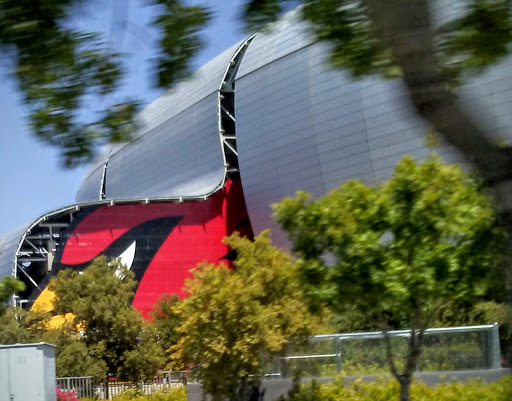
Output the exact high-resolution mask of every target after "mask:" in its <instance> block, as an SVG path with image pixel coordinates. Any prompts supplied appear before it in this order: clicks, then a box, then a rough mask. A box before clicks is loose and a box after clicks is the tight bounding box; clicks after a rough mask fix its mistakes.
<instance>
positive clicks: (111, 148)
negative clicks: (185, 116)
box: [77, 33, 256, 195]
mask: <svg viewBox="0 0 512 401" xmlns="http://www.w3.org/2000/svg"><path fill="white" fill-rule="evenodd" d="M255 35H256V33H253V34H251V35H248V36H247V37H246V38H245V39H242V40H241V41H238V42H237V43H235V44H234V45H232V46H230V47H229V48H227V49H226V50H224V51H223V52H221V53H219V54H218V55H217V56H215V57H214V58H212V59H210V60H209V61H207V62H206V63H205V64H203V65H202V66H201V67H200V68H198V69H197V70H196V71H194V72H193V73H192V74H191V75H190V77H189V78H188V79H185V80H183V81H181V82H178V83H177V84H176V86H174V87H172V88H169V89H168V90H166V91H165V93H163V94H162V95H160V96H159V97H158V98H156V99H155V100H154V101H153V102H151V103H150V104H148V105H147V106H146V107H145V108H144V109H142V110H141V111H139V112H138V114H137V116H136V118H138V117H141V116H142V115H143V114H144V112H146V111H147V110H148V109H149V108H151V107H152V106H153V105H154V104H155V103H156V102H158V101H161V100H162V99H163V98H165V97H167V96H172V95H173V91H175V90H176V87H177V86H179V85H186V84H188V83H191V82H193V81H194V79H195V78H194V75H196V74H197V73H199V72H201V71H204V70H205V69H207V68H208V65H209V64H210V63H213V62H214V61H215V60H216V59H217V58H219V57H221V56H222V55H224V53H226V52H227V51H229V50H230V49H235V50H234V52H233V53H232V56H231V57H230V60H231V59H232V58H233V56H235V55H236V54H238V53H239V51H240V49H241V48H242V47H243V46H244V44H245V43H246V42H247V41H248V40H249V39H251V38H253V37H254V36H255ZM229 64H230V62H228V63H227V65H226V70H227V69H228V68H229ZM220 85H222V83H220ZM218 90H219V89H218V88H216V89H215V90H214V91H213V92H210V91H208V93H205V94H204V96H202V97H200V98H199V99H198V100H197V102H196V103H194V104H192V105H190V106H188V107H186V108H184V109H183V110H181V111H179V112H178V113H177V114H176V115H175V116H174V117H176V116H179V115H180V114H182V113H184V112H186V111H187V110H189V109H190V108H192V107H194V105H195V104H197V103H199V102H200V101H202V100H204V99H205V98H207V97H208V96H211V95H212V94H213V93H215V92H217V91H218ZM163 123H164V122H162V123H160V124H159V125H156V126H155V127H152V128H151V129H150V130H148V131H147V132H144V133H142V134H140V135H137V136H135V137H134V138H133V139H132V140H131V141H129V142H124V143H118V144H108V145H107V146H106V147H105V148H104V150H103V151H102V152H101V153H100V155H99V156H98V161H99V160H101V163H99V162H98V161H97V163H98V164H97V166H96V167H95V168H91V170H89V171H88V172H87V175H86V176H85V177H84V179H83V180H82V183H83V182H85V181H86V180H87V179H88V178H89V177H91V176H92V175H93V174H94V173H95V172H96V171H98V170H99V169H102V168H103V166H104V164H105V158H104V157H103V156H104V155H105V154H107V155H108V156H107V159H108V158H109V157H111V156H113V155H115V154H116V153H118V152H120V151H121V150H123V149H124V148H125V147H127V146H129V145H131V144H133V143H135V142H137V141H138V140H139V139H141V138H143V137H144V136H146V135H149V134H150V133H151V131H153V130H154V129H155V128H157V127H159V126H160V125H161V124H163ZM114 149H115V150H114ZM93 163H94V162H93ZM77 195H78V193H77Z"/></svg>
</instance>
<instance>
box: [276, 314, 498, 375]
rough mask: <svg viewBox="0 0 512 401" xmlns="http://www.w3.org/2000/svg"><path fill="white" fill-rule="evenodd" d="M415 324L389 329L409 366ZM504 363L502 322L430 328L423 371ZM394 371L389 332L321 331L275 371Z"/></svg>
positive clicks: (397, 356)
mask: <svg viewBox="0 0 512 401" xmlns="http://www.w3.org/2000/svg"><path fill="white" fill-rule="evenodd" d="M410 334H411V331H410V330H393V331H389V332H388V335H389V336H390V340H391V346H392V350H393V354H394V360H395V363H396V365H397V367H398V368H401V367H403V366H404V363H405V359H406V354H407V343H408V339H409V336H410ZM499 367H501V360H500V343H499V336H498V323H495V324H492V325H481V326H464V327H443V328H432V329H427V330H426V331H425V336H424V342H423V348H422V355H421V357H420V360H419V362H418V365H417V371H418V372H420V371H422V372H427V371H453V370H468V369H491V368H499ZM341 372H344V373H346V374H357V375H359V374H380V373H387V372H389V367H388V361H387V355H386V346H385V341H384V333H383V332H362V333H346V334H328V335H317V336H314V337H312V338H311V339H310V341H309V342H308V343H307V344H306V345H304V346H303V347H299V348H296V349H294V350H291V351H289V352H288V353H287V356H286V357H282V358H279V360H278V361H277V363H276V364H274V367H273V368H272V373H273V374H275V375H279V376H280V377H290V376H292V375H295V374H297V373H300V374H301V375H303V376H309V377H320V376H324V377H325V376H334V375H336V374H338V373H341Z"/></svg>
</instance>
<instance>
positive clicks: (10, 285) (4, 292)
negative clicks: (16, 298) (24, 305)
mask: <svg viewBox="0 0 512 401" xmlns="http://www.w3.org/2000/svg"><path fill="white" fill-rule="evenodd" d="M23 290H25V284H24V283H23V282H22V281H20V280H18V279H17V278H15V277H3V278H2V280H0V317H1V316H2V315H3V314H4V312H5V306H4V304H5V302H7V300H8V299H9V298H10V297H11V295H13V294H16V293H18V292H20V291H23Z"/></svg>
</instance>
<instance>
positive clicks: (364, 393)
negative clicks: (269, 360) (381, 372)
mask: <svg viewBox="0 0 512 401" xmlns="http://www.w3.org/2000/svg"><path fill="white" fill-rule="evenodd" d="M399 394H400V387H399V385H398V382H396V381H395V380H388V381H384V380H380V381H377V382H372V383H363V382H362V380H356V381H355V382H353V383H352V384H347V385H345V384H344V383H343V377H339V378H338V379H336V380H335V381H333V382H330V383H327V384H322V385H320V384H318V383H316V382H315V381H313V382H312V383H311V384H308V385H301V386H300V387H298V388H295V389H294V390H292V391H291V392H290V394H289V395H288V396H287V397H285V398H284V400H286V401H340V400H343V401H393V400H398V399H399ZM511 397H512V377H510V376H507V377H503V378H501V379H500V380H499V381H497V382H494V383H484V382H482V381H481V380H473V381H468V382H465V383H459V382H445V383H442V384H440V385H438V386H436V387H430V386H428V385H426V384H424V383H421V382H415V383H413V385H412V386H411V400H415V401H459V400H464V401H510V399H511Z"/></svg>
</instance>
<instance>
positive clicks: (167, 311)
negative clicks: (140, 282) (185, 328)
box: [151, 294, 182, 353]
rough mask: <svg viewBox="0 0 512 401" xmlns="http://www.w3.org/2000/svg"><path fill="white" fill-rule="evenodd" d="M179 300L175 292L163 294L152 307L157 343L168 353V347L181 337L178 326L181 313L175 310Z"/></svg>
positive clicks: (180, 320)
mask: <svg viewBox="0 0 512 401" xmlns="http://www.w3.org/2000/svg"><path fill="white" fill-rule="evenodd" d="M179 301H180V299H179V297H178V296H177V295H176V294H172V295H169V294H164V295H163V296H162V298H160V299H159V300H158V302H157V304H156V305H155V306H154V308H153V312H152V313H151V320H152V322H153V326H154V328H155V330H156V333H157V335H158V343H159V344H160V347H161V348H162V350H163V351H164V352H166V353H168V351H169V348H170V347H171V346H173V345H175V344H176V343H177V342H178V341H179V339H180V338H181V334H180V333H179V332H178V330H177V329H178V327H179V326H180V325H181V323H182V319H181V315H180V314H179V313H177V312H176V306H177V305H178V302H179Z"/></svg>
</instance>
